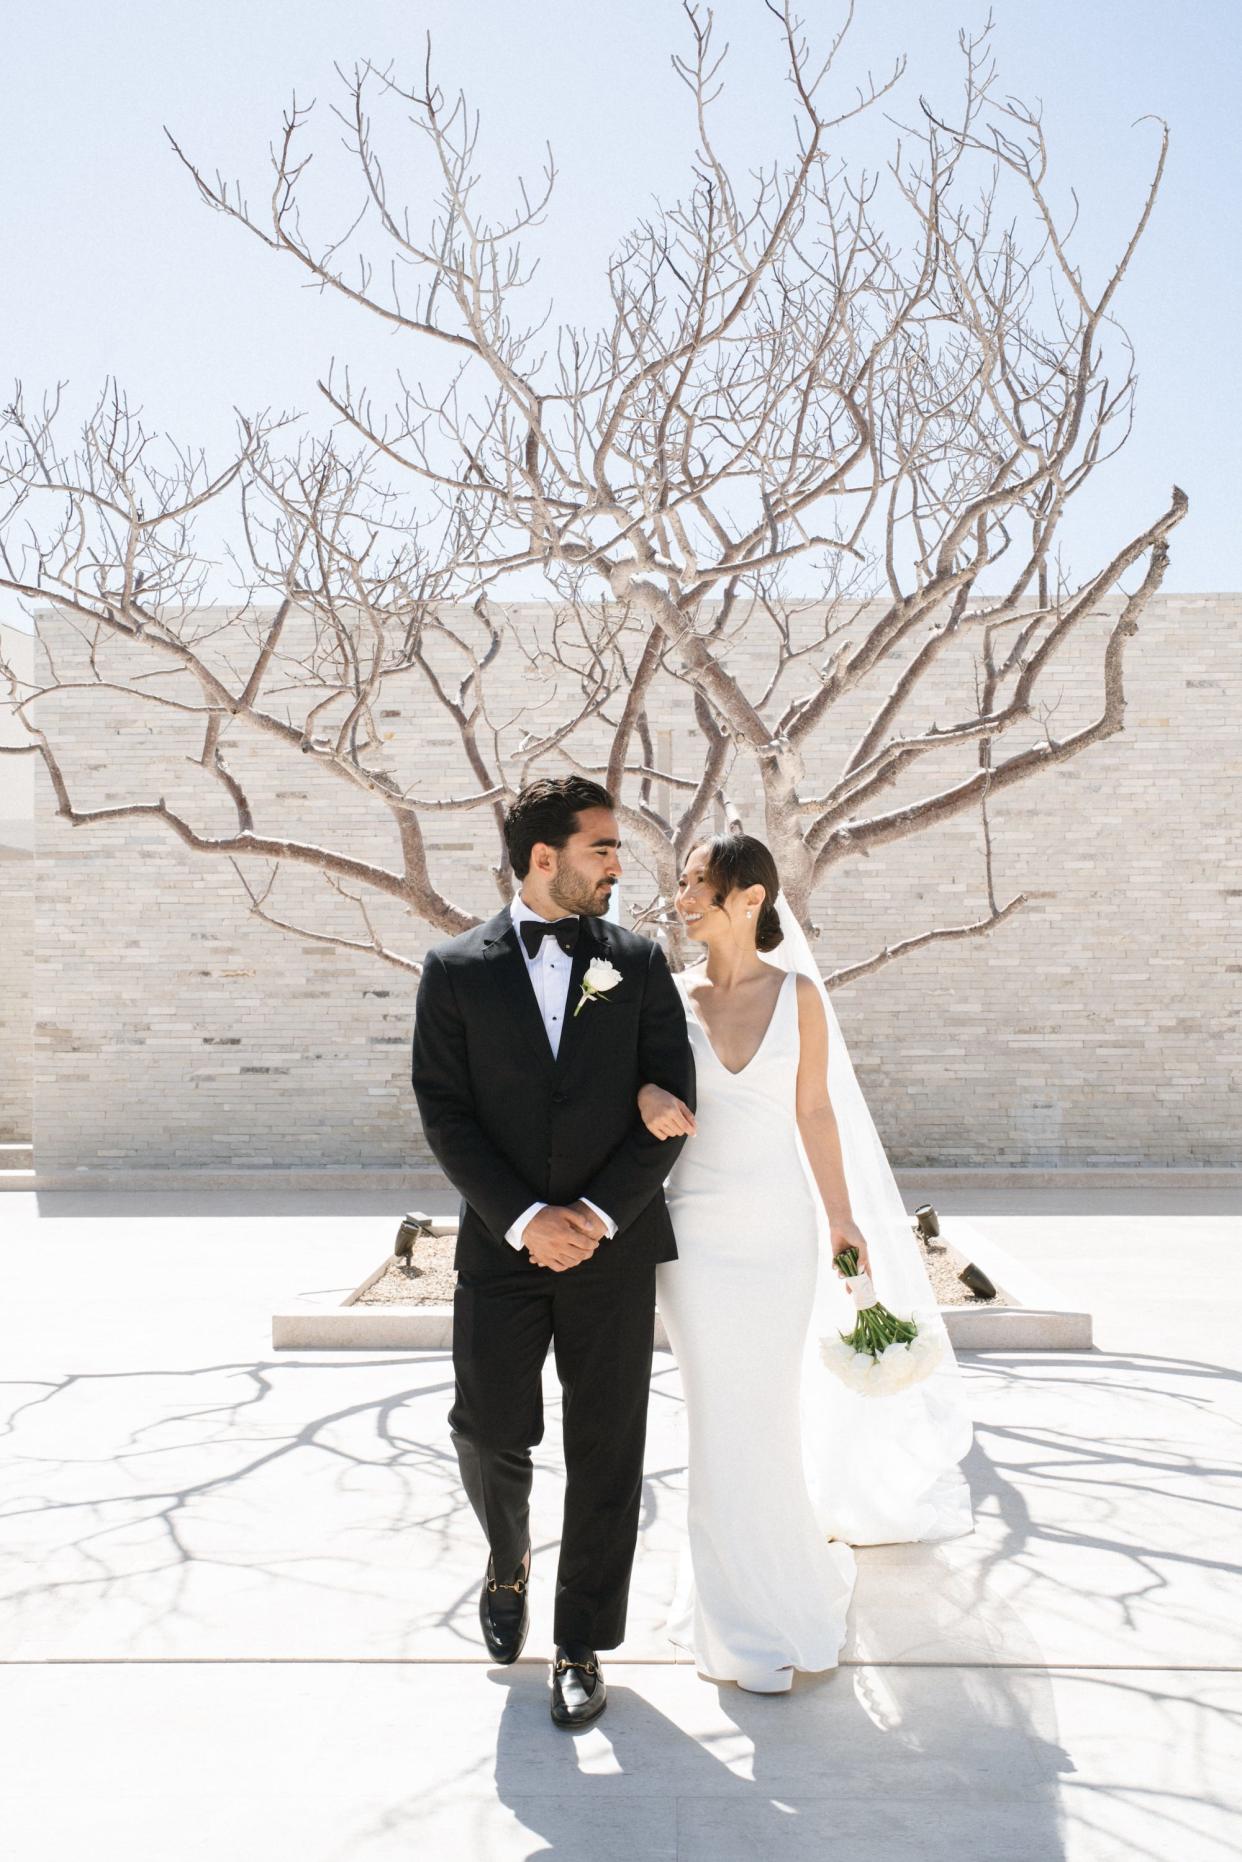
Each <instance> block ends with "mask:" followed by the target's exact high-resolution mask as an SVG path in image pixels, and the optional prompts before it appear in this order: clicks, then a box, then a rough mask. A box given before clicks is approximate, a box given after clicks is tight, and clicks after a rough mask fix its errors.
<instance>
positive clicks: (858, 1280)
mask: <svg viewBox="0 0 1242 1862" xmlns="http://www.w3.org/2000/svg"><path fill="white" fill-rule="evenodd" d="M845 1290H846V1292H847V1293H848V1294H849V1296H850V1298H851V1299H852V1300H853V1302H854V1311H855V1312H866V1310H867V1308H868V1306H878V1305H879V1303H880V1302H879V1299H878V1298H877V1297H876V1290H875V1288H874V1287H873V1286H872V1284H871V1276H870V1274H850V1275H848V1276H847V1277H846V1281H845Z"/></svg>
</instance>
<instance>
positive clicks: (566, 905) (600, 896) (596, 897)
mask: <svg viewBox="0 0 1242 1862" xmlns="http://www.w3.org/2000/svg"><path fill="white" fill-rule="evenodd" d="M548 896H549V898H550V899H552V901H553V903H554V904H556V905H559V906H560V908H561V910H562V911H563V912H568V913H571V914H572V915H573V916H574V917H575V918H603V917H604V916H605V914H606V913H607V911H608V904H609V900H610V899H611V898H612V887H611V886H610V885H608V884H607V883H600V882H599V881H591V880H589V879H585V878H584V877H583V876H582V874H581V873H575V872H573V871H568V872H567V871H565V870H564V869H562V870H561V871H560V872H559V873H558V874H557V875H556V878H555V879H554V880H553V881H552V883H551V885H550V886H549V887H548Z"/></svg>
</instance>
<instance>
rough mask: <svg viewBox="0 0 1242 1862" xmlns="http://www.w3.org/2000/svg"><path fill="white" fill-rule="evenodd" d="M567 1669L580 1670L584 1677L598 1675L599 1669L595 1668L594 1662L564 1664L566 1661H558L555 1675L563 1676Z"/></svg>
mask: <svg viewBox="0 0 1242 1862" xmlns="http://www.w3.org/2000/svg"><path fill="white" fill-rule="evenodd" d="M567 1668H580V1669H581V1670H582V1672H583V1674H584V1675H597V1674H598V1673H599V1669H598V1668H597V1667H596V1666H595V1663H594V1662H566V1661H559V1662H558V1663H557V1664H556V1673H557V1674H558V1675H562V1674H564V1672H565V1670H566V1669H567Z"/></svg>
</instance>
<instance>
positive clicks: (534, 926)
mask: <svg viewBox="0 0 1242 1862" xmlns="http://www.w3.org/2000/svg"><path fill="white" fill-rule="evenodd" d="M581 928H582V920H581V919H580V918H558V919H557V920H556V923H555V924H549V923H548V921H547V919H546V918H524V919H523V920H522V922H521V924H520V925H519V926H518V936H519V937H520V938H521V940H522V942H523V944H525V946H526V955H527V956H528V957H529V958H530V960H531V962H532V963H533V962H534V960H535V958H536V957H537V956H538V955H539V951H540V948H541V946H542V944H543V940H544V938H545V937H554V938H555V939H556V941H557V943H558V944H559V945H560V947H561V949H562V950H563V951H564V952H565V954H566V956H569V955H571V954H572V952H573V949H574V946H575V945H576V944H577V942H578V932H579V931H580V930H581Z"/></svg>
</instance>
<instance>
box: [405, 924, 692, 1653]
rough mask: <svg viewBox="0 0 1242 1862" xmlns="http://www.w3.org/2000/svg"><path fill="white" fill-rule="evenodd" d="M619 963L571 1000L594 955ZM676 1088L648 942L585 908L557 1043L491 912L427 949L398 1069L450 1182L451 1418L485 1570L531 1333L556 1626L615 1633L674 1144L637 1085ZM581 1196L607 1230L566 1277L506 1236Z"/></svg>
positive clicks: (589, 1639) (587, 1635) (503, 1509)
mask: <svg viewBox="0 0 1242 1862" xmlns="http://www.w3.org/2000/svg"><path fill="white" fill-rule="evenodd" d="M596 957H606V958H607V959H608V960H609V961H610V962H611V963H612V964H613V965H614V966H615V968H616V969H617V970H618V971H620V974H621V981H620V982H619V983H618V984H617V985H616V987H615V988H613V989H611V990H609V991H608V993H607V994H606V995H604V996H602V997H600V998H598V999H596V1000H594V1001H588V1002H587V1003H586V1004H585V1006H584V1007H583V1008H582V1010H581V1012H580V1013H579V1014H577V1015H575V1014H574V1009H575V1007H576V1006H577V1004H578V1002H579V999H580V996H581V988H580V985H581V980H582V977H583V976H584V975H585V973H586V970H587V967H588V965H589V964H590V962H591V961H592V959H593V958H596ZM648 1080H651V1081H654V1082H655V1083H656V1084H657V1085H660V1086H664V1087H666V1088H667V1089H668V1090H669V1091H670V1092H674V1093H676V1094H677V1095H678V1096H679V1097H680V1098H682V1099H684V1100H685V1101H686V1103H687V1104H688V1105H690V1106H693V1104H694V1063H693V1060H692V1058H691V1052H690V1044H689V1041H688V1038H687V1033H686V1017H685V1010H684V1008H683V1006H682V1003H681V998H680V997H679V995H678V993H677V989H676V986H675V985H674V983H673V979H672V977H671V975H670V974H669V969H668V965H667V962H666V961H665V958H664V954H663V952H662V951H661V950H660V948H659V946H658V945H656V944H653V943H651V942H650V941H649V940H648V939H646V938H642V937H638V936H636V935H635V934H634V933H633V932H631V931H626V930H624V929H622V928H621V927H620V926H618V925H614V924H611V923H609V922H607V921H606V920H604V919H598V918H583V919H582V920H581V925H580V933H579V938H578V943H577V946H576V948H575V950H574V954H573V963H572V968H571V973H570V983H569V993H568V998H567V1001H566V1007H565V1019H564V1023H563V1027H562V1032H561V1035H560V1040H559V1045H558V1050H557V1053H556V1055H555V1056H553V1053H552V1049H551V1045H550V1043H549V1039H548V1035H547V1032H546V1030H545V1028H544V1024H543V1020H542V1017H541V1015H540V1010H539V1006H538V1004H537V1002H536V1000H535V993H534V989H533V987H532V984H531V979H530V977H529V975H528V974H527V970H526V962H525V959H524V957H523V954H522V949H521V945H520V943H519V940H518V934H517V931H516V928H515V927H514V925H513V923H512V920H511V918H510V915H509V912H508V910H507V909H505V910H504V911H501V912H498V913H497V914H496V916H495V917H494V918H492V919H490V920H489V921H488V923H486V924H484V925H480V926H477V927H476V928H475V929H474V930H471V931H467V932H464V933H463V934H462V935H461V936H460V937H456V938H453V939H452V940H451V942H449V943H447V944H441V945H439V946H438V947H437V948H436V949H434V950H432V951H430V952H428V955H427V958H426V960H425V963H424V967H423V975H422V981H421V983H420V986H419V991H418V1002H417V1007H416V1011H415V1024H414V1057H413V1083H414V1091H415V1094H416V1097H417V1100H418V1109H419V1113H420V1115H421V1118H422V1123H423V1130H424V1132H425V1133H426V1136H427V1142H428V1143H429V1145H430V1146H431V1149H432V1151H433V1153H434V1155H435V1156H436V1158H437V1159H438V1160H439V1162H440V1164H441V1165H442V1167H443V1169H444V1171H445V1174H446V1175H447V1176H448V1178H449V1180H450V1181H451V1182H452V1183H453V1185H454V1186H455V1187H456V1188H457V1189H458V1190H459V1191H460V1192H461V1196H462V1211H461V1226H460V1231H459V1235H458V1243H457V1268H458V1284H457V1291H456V1294H455V1297H454V1308H453V1312H454V1319H453V1362H454V1370H455V1373H456V1383H457V1390H456V1400H455V1402H454V1405H453V1410H452V1414H451V1417H450V1421H451V1424H452V1428H453V1436H454V1441H455V1443H456V1446H457V1451H458V1455H459V1458H460V1460H461V1467H462V1474H463V1479H464V1481H465V1485H466V1490H467V1492H468V1494H469V1496H470V1499H471V1501H472V1503H473V1505H474V1508H475V1511H476V1513H477V1514H478V1516H479V1519H480V1522H481V1523H482V1525H483V1527H484V1530H485V1531H486V1533H487V1536H488V1541H489V1544H490V1546H491V1550H492V1554H493V1557H494V1559H495V1568H496V1571H497V1573H498V1574H502V1573H504V1572H508V1571H511V1569H512V1568H513V1567H515V1566H516V1565H517V1564H518V1563H519V1562H520V1561H521V1558H522V1556H523V1554H524V1552H525V1550H526V1547H527V1544H528V1542H529V1541H528V1536H527V1535H528V1517H527V1502H528V1498H529V1491H530V1480H531V1459H530V1449H531V1447H532V1446H533V1445H534V1444H535V1443H537V1442H538V1441H539V1440H540V1439H541V1437H542V1434H543V1411H542V1398H541V1377H542V1369H543V1362H544V1359H545V1357H546V1356H547V1351H548V1346H549V1344H552V1345H553V1347H554V1349H555V1354H556V1364H557V1371H558V1374H559V1376H560V1380H561V1385H562V1390H563V1394H564V1438H565V1469H566V1494H565V1520H564V1530H563V1533H562V1540H561V1559H560V1568H559V1571H558V1581H557V1599H556V1622H555V1629H556V1639H557V1642H558V1643H562V1644H564V1643H567V1642H581V1643H585V1644H586V1645H587V1646H588V1647H591V1648H596V1649H603V1648H612V1647H615V1646H616V1644H617V1642H619V1641H620V1640H621V1637H622V1635H623V1634H624V1626H625V1602H626V1593H627V1590H628V1584H629V1572H630V1565H631V1562H632V1559H633V1553H634V1543H635V1538H636V1535H637V1526H638V1510H639V1500H640V1497H641V1484H642V1455H643V1442H644V1438H645V1430H646V1411H647V1393H648V1386H649V1380H650V1372H651V1345H652V1331H653V1323H654V1280H655V1264H656V1262H657V1261H667V1260H671V1259H673V1258H674V1257H675V1255H676V1252H677V1250H676V1247H675V1244H674V1241H673V1231H672V1225H671V1222H670V1220H669V1215H668V1211H667V1209H666V1207H665V1203H664V1195H663V1183H664V1179H665V1177H666V1176H667V1175H668V1173H669V1171H670V1169H671V1168H672V1166H673V1163H674V1161H675V1159H676V1157H677V1154H678V1152H679V1151H680V1149H681V1146H682V1144H683V1142H684V1140H683V1139H667V1140H664V1141H661V1140H660V1139H657V1138H653V1137H652V1136H651V1134H650V1133H649V1132H648V1131H647V1129H646V1127H645V1126H644V1125H643V1123H642V1120H641V1118H640V1117H639V1114H638V1106H637V1094H638V1089H639V1087H640V1086H641V1085H642V1084H643V1083H644V1081H648ZM579 1198H587V1199H589V1200H590V1201H591V1202H592V1203H594V1204H596V1205H597V1207H598V1208H600V1209H602V1210H603V1211H605V1212H606V1213H607V1214H608V1215H609V1216H610V1217H611V1218H612V1219H613V1221H614V1222H615V1223H616V1225H617V1232H616V1234H615V1235H614V1236H613V1237H612V1239H611V1240H607V1239H606V1240H604V1241H602V1242H601V1243H600V1245H599V1247H598V1249H597V1250H596V1252H595V1254H594V1255H593V1256H592V1257H591V1258H590V1259H589V1260H588V1261H585V1262H583V1263H582V1264H581V1265H580V1266H578V1267H572V1268H569V1269H567V1270H566V1271H565V1272H563V1273H553V1272H552V1271H551V1270H550V1269H547V1268H541V1267H537V1266H536V1265H535V1263H534V1262H533V1261H532V1260H531V1258H530V1256H529V1255H528V1254H527V1253H526V1251H525V1249H514V1248H513V1247H512V1246H511V1245H510V1244H509V1243H508V1242H507V1241H506V1240H505V1238H504V1237H505V1231H506V1230H507V1229H508V1228H509V1227H510V1226H511V1225H512V1224H513V1223H514V1222H515V1221H516V1220H517V1218H518V1217H519V1216H520V1215H522V1214H523V1212H524V1211H525V1210H526V1209H528V1208H529V1206H530V1205H531V1203H533V1202H547V1203H554V1204H566V1203H572V1202H576V1201H577V1200H578V1199H579Z"/></svg>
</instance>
